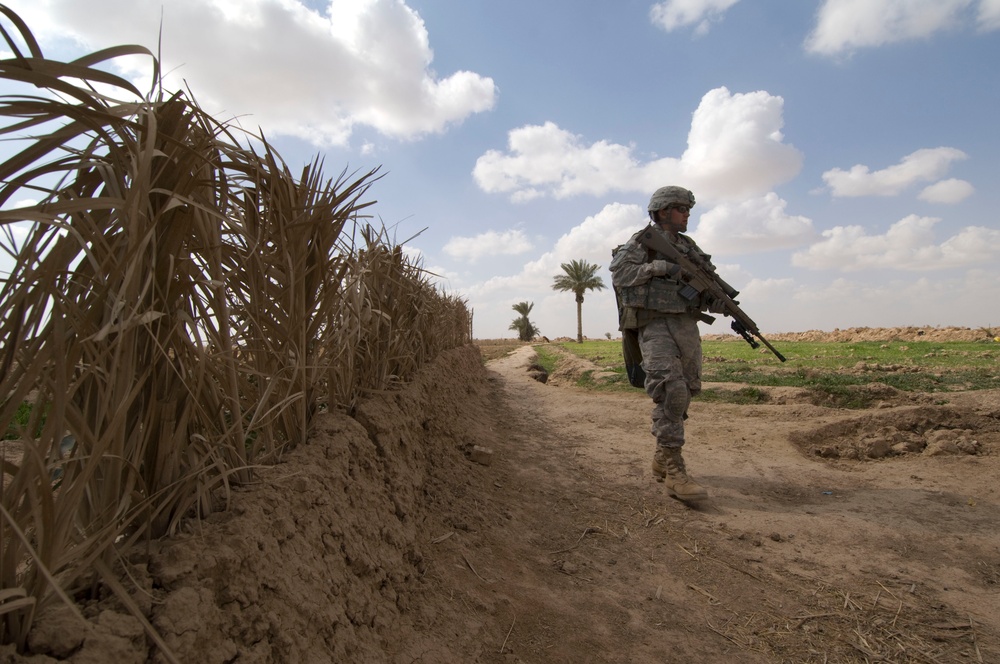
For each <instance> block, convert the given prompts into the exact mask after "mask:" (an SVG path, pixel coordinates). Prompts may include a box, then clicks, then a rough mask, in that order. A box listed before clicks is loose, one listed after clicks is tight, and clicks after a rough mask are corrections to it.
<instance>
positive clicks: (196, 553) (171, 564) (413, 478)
mask: <svg viewBox="0 0 1000 664" xmlns="http://www.w3.org/2000/svg"><path fill="white" fill-rule="evenodd" d="M485 385H486V377H485V369H484V368H483V364H482V361H481V358H480V355H479V352H478V350H476V348H475V347H474V346H467V347H464V348H460V349H456V350H452V351H449V352H446V353H444V354H443V355H442V356H441V357H439V358H438V359H437V360H436V361H435V362H433V363H432V364H431V365H429V366H428V367H426V368H425V369H424V370H422V371H421V372H420V374H419V375H418V376H417V378H416V379H415V380H414V381H413V382H412V383H411V384H409V385H407V386H405V387H403V388H402V389H400V390H398V391H391V392H386V393H381V394H376V395H372V396H371V397H370V398H369V399H367V400H366V401H364V402H363V403H362V404H361V405H360V406H359V407H358V408H357V410H356V412H355V413H353V414H350V415H349V414H346V413H325V414H321V415H319V416H318V417H317V418H316V420H315V426H314V430H313V431H312V433H311V435H310V437H309V440H308V443H307V444H305V445H303V446H301V447H299V448H298V449H295V450H292V451H291V452H289V453H288V454H286V455H285V458H284V460H283V463H281V464H280V465H277V466H275V467H272V468H263V469H260V471H259V473H258V477H259V482H258V483H257V484H255V485H254V486H250V487H245V488H242V489H239V490H237V491H235V492H234V493H233V495H232V496H231V500H232V508H231V509H230V510H229V511H228V512H223V513H219V514H215V515H212V516H211V517H210V518H209V519H208V520H207V521H206V522H203V523H195V522H192V523H191V524H189V527H188V529H187V532H185V533H184V534H182V535H180V536H178V537H175V538H173V539H168V540H163V541H159V542H155V543H154V544H153V546H152V547H151V549H150V550H149V552H148V553H147V552H142V553H139V554H136V555H133V556H132V557H131V559H130V560H129V563H128V565H127V567H128V569H127V573H128V576H129V577H131V578H132V579H134V580H135V581H136V584H130V585H137V586H138V587H137V588H136V589H135V590H134V591H133V593H132V597H133V599H134V600H135V601H136V603H137V604H138V605H139V606H140V607H142V609H143V612H144V613H145V614H146V616H147V617H148V619H149V620H150V622H151V623H152V624H153V625H155V627H156V628H157V630H158V631H159V632H160V633H161V634H162V635H163V637H164V639H165V641H166V643H167V645H168V646H169V647H170V649H171V650H172V651H173V653H174V655H175V656H176V657H177V659H178V660H179V661H181V662H220V663H221V662H231V661H239V662H283V663H295V662H321V661H345V662H346V661H350V662H366V661H378V662H384V661H393V655H392V653H400V656H402V657H403V658H404V659H407V658H408V661H412V659H413V657H412V656H411V655H405V654H403V651H410V652H420V653H437V654H438V658H439V660H440V661H445V660H453V661H457V660H459V659H461V657H460V656H453V654H452V653H449V652H448V651H447V645H446V644H442V643H438V642H433V641H429V640H427V639H426V637H423V636H422V635H421V633H422V632H421V629H420V622H421V620H422V619H423V616H422V613H421V610H419V609H418V608H417V607H418V605H419V604H420V602H418V601H416V600H415V597H417V596H419V595H420V594H421V593H422V592H423V590H424V581H423V579H422V576H423V573H424V565H425V562H424V556H423V553H422V547H423V546H426V544H427V540H428V537H429V534H428V531H429V528H428V527H427V523H426V522H427V518H428V514H430V513H434V514H435V518H440V515H441V514H442V513H447V511H448V508H447V503H449V502H453V501H457V500H461V496H455V495H453V494H454V490H453V489H450V488H448V487H449V486H451V485H452V484H453V481H451V480H449V481H444V478H443V474H448V473H455V472H456V470H461V469H462V468H464V467H466V466H468V465H469V464H470V463H471V462H470V461H469V460H468V459H467V458H466V454H465V453H466V451H468V450H469V449H470V448H471V447H472V444H471V441H470V439H469V436H468V430H467V428H468V427H469V426H471V425H473V424H478V423H480V422H481V421H482V419H483V418H484V417H485V413H486V409H487V408H488V406H489V404H488V400H487V398H486V389H485ZM459 404H461V410H460V409H459ZM81 609H82V611H83V613H84V615H85V616H86V617H87V618H88V620H89V624H87V625H84V624H82V623H81V622H80V621H79V620H78V619H76V618H75V617H74V616H73V615H72V614H71V613H70V612H69V611H68V610H67V609H66V608H65V607H59V606H55V607H52V608H50V609H49V610H47V611H45V612H44V613H43V615H42V616H41V617H40V619H39V621H38V623H37V625H36V628H35V629H34V630H33V632H32V634H31V638H30V642H29V643H30V646H31V650H32V652H33V654H34V655H36V656H34V657H20V656H16V655H14V654H13V649H12V647H10V646H7V647H5V648H3V649H0V662H21V661H24V662H28V661H31V662H38V661H52V660H51V659H49V657H51V658H54V659H56V660H66V661H72V662H77V663H82V662H106V661H115V662H119V663H122V664H126V663H128V662H137V663H138V662H146V661H152V662H161V661H165V659H164V658H163V657H162V655H161V654H159V653H158V651H157V649H156V648H150V647H149V646H148V644H147V639H146V637H145V636H144V634H143V630H142V626H141V624H140V622H139V621H138V620H137V619H136V618H134V617H132V616H131V615H129V613H128V612H127V611H125V610H124V608H123V606H122V604H121V603H120V602H119V601H118V600H117V599H115V598H113V597H109V596H107V594H106V593H102V594H101V595H100V596H98V597H94V598H89V599H84V600H82V603H81Z"/></svg>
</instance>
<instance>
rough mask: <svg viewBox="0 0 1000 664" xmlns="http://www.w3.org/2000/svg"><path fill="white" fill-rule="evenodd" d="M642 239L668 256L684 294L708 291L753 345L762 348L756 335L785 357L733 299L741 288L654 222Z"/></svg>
mask: <svg viewBox="0 0 1000 664" xmlns="http://www.w3.org/2000/svg"><path fill="white" fill-rule="evenodd" d="M639 241H640V242H642V244H644V245H646V246H647V247H649V248H650V249H652V250H654V251H656V252H658V253H660V254H661V255H663V256H666V257H667V259H668V261H667V272H668V274H670V276H672V277H673V278H675V279H677V280H678V281H680V282H682V283H683V284H684V286H683V287H682V288H681V291H680V294H681V296H682V297H684V298H685V299H688V300H692V301H693V300H694V299H695V298H696V297H697V296H698V294H700V293H707V294H708V295H709V296H711V297H712V299H714V300H716V301H717V302H719V303H720V304H721V305H722V308H723V313H724V314H725V315H726V316H731V317H732V319H733V322H732V326H731V327H732V328H733V331H734V332H736V333H737V334H738V335H740V336H741V337H743V339H744V340H745V341H746V342H747V343H748V344H750V347H751V348H759V347H760V344H759V343H757V339H760V343H762V344H764V345H765V346H766V347H767V349H768V350H770V351H771V352H772V353H774V356H775V357H777V358H778V359H779V360H781V361H782V362H784V361H785V356H784V355H782V354H781V353H779V352H778V350H777V349H776V348H775V347H774V346H772V345H771V344H770V343H769V342H768V340H767V339H765V338H764V336H763V335H762V334H761V333H760V330H759V329H758V328H757V323H755V322H753V319H752V318H750V317H749V316H747V315H746V313H744V311H743V310H742V309H740V307H739V305H738V304H737V303H736V301H735V300H733V298H734V297H736V296H737V295H739V291H737V290H736V289H735V288H733V287H732V286H730V285H729V284H727V283H726V282H725V281H723V280H722V279H721V278H720V277H719V276H718V275H716V274H715V272H714V271H712V270H709V269H708V268H707V267H705V266H704V265H703V264H702V263H701V262H700V261H697V260H696V259H692V258H691V257H690V256H688V255H687V254H685V253H684V252H682V251H681V250H680V249H678V248H677V247H675V246H674V245H673V244H671V242H670V241H669V240H668V239H667V238H666V237H665V236H664V235H663V233H661V232H660V231H659V230H658V229H656V228H654V227H652V226H648V227H646V228H645V229H644V230H643V231H642V232H641V233H640V234H639ZM702 316H703V320H705V322H707V323H709V324H711V322H712V321H714V320H715V319H714V318H712V317H711V316H707V315H705V314H702Z"/></svg>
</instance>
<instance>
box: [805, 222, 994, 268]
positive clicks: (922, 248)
mask: <svg viewBox="0 0 1000 664" xmlns="http://www.w3.org/2000/svg"><path fill="white" fill-rule="evenodd" d="M940 221H941V220H940V219H938V218H936V217H918V216H917V215H909V216H908V217H905V218H903V219H901V220H899V221H897V222H896V223H894V224H893V225H892V226H890V227H889V230H888V231H887V232H886V233H885V234H883V235H869V234H868V231H867V230H866V229H865V228H864V227H862V226H837V227H836V228H832V229H830V230H827V231H823V234H822V235H823V239H822V240H821V241H819V242H817V243H816V244H814V245H812V246H811V247H809V248H808V249H807V250H805V251H802V252H798V253H795V254H793V255H792V265H795V266H798V267H808V268H811V269H816V270H841V271H844V272H853V271H857V270H864V269H873V268H874V269H877V268H882V269H892V270H913V271H917V270H919V271H927V270H941V269H947V268H959V267H968V266H973V265H982V264H989V263H995V262H996V260H997V256H998V255H1000V231H998V230H993V229H990V228H985V227H981V226H967V227H966V228H963V229H962V230H961V231H960V232H959V233H958V234H957V235H954V236H952V237H950V238H948V239H947V240H945V241H944V242H942V243H941V244H937V243H935V240H934V233H933V228H934V225H935V224H937V223H938V222H940Z"/></svg>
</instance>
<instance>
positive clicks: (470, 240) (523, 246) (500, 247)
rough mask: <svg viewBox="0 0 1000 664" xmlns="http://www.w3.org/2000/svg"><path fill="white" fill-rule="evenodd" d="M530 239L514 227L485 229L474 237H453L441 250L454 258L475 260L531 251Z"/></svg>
mask: <svg viewBox="0 0 1000 664" xmlns="http://www.w3.org/2000/svg"><path fill="white" fill-rule="evenodd" d="M531 248H532V244H531V241H530V240H529V239H528V238H527V237H526V236H525V235H524V232H523V231H521V230H519V229H516V230H510V231H504V232H501V233H498V232H497V231H487V232H486V233H480V234H479V235H477V236H475V237H453V238H451V239H450V240H448V242H447V243H446V244H445V245H444V247H443V251H444V253H446V254H448V255H449V256H451V257H452V258H454V259H456V260H462V261H468V262H470V263H471V262H475V261H478V260H479V259H481V258H483V257H484V256H495V255H501V256H516V255H518V254H523V253H525V252H526V251H531Z"/></svg>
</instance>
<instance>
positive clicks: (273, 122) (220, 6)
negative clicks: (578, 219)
mask: <svg viewBox="0 0 1000 664" xmlns="http://www.w3.org/2000/svg"><path fill="white" fill-rule="evenodd" d="M16 9H17V11H18V12H19V13H21V15H22V17H23V18H25V19H26V20H27V21H28V25H29V26H30V27H31V29H32V31H33V32H35V33H36V35H37V36H39V37H45V38H47V39H56V38H68V39H71V40H72V41H73V42H74V43H77V44H82V45H84V46H86V47H87V48H90V49H95V50H96V49H97V48H101V47H106V46H110V45H117V44H123V43H135V44H142V45H145V46H147V47H148V48H151V49H152V50H154V51H155V50H156V45H157V40H158V38H159V32H160V27H161V18H162V35H163V49H162V58H163V63H162V64H163V69H164V71H165V72H167V78H166V83H167V86H168V88H170V89H179V88H182V87H184V84H185V82H186V83H187V84H188V85H189V86H190V87H191V89H192V90H193V92H194V94H195V96H196V98H197V99H198V102H199V103H200V104H201V105H202V106H203V107H204V108H205V109H206V110H208V111H209V112H211V113H212V114H213V115H216V116H220V115H221V114H222V113H227V114H232V115H233V116H237V115H238V116H240V117H241V118H243V120H242V121H243V122H244V124H247V125H249V126H251V127H256V126H263V127H266V128H267V130H268V133H269V134H270V135H276V134H284V135H291V136H298V137H300V138H302V139H304V140H307V141H310V142H312V143H314V144H317V145H343V144H346V143H347V142H348V140H349V139H350V137H351V135H352V134H353V132H354V130H355V129H356V128H357V127H359V126H367V127H371V128H373V129H375V130H376V131H378V132H380V133H381V134H383V135H385V136H388V137H392V138H395V139H415V138H419V137H420V136H422V135H425V134H429V133H439V132H442V131H445V130H446V129H447V128H448V127H449V126H450V125H452V124H454V123H458V122H461V121H462V120H463V119H465V118H466V117H468V116H469V115H471V114H474V113H479V112H483V111H487V110H489V109H491V108H493V106H494V104H495V103H496V98H497V89H496V86H495V85H494V82H493V80H492V79H491V78H488V77H484V76H481V75H479V74H476V73H473V72H468V71H457V72H454V73H452V74H450V75H449V76H445V77H439V76H437V74H435V72H434V71H433V70H432V69H431V62H432V60H433V52H432V51H431V48H430V44H429V40H428V34H427V29H426V27H425V25H424V22H423V20H422V19H421V18H420V16H419V14H417V12H416V11H414V10H413V9H411V8H410V7H408V6H407V5H406V3H405V2H403V0H352V1H350V2H346V1H345V2H330V3H329V5H328V7H327V10H326V13H320V12H317V11H313V10H311V9H309V8H308V7H306V6H305V5H303V4H302V3H301V2H298V1H296V0H246V1H245V2H229V1H227V0H171V2H169V3H167V4H165V5H164V4H163V3H161V2H158V1H154V0H90V1H88V2H79V0H32V1H31V2H25V3H24V7H20V6H18V7H16ZM265 46H266V47H265ZM124 64H128V63H127V62H126V63H124ZM132 65H133V66H136V68H134V69H133V70H132V71H131V72H128V73H129V74H130V75H135V76H139V75H140V71H141V72H142V75H145V74H147V73H148V72H147V70H148V64H146V65H143V68H142V69H141V70H140V69H139V68H138V67H137V65H138V63H136V62H132ZM290 100H294V103H291V102H290Z"/></svg>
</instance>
